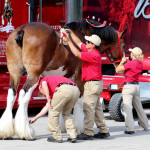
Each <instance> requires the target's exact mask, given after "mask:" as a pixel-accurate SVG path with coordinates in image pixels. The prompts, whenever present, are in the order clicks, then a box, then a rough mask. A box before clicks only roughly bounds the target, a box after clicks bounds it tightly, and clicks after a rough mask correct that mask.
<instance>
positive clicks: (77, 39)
mask: <svg viewBox="0 0 150 150" xmlns="http://www.w3.org/2000/svg"><path fill="white" fill-rule="evenodd" d="M65 30H66V31H67V32H69V33H70V36H71V38H72V40H73V41H74V42H75V43H76V44H77V46H78V47H79V48H81V44H82V42H81V40H80V39H79V38H78V37H77V36H76V35H75V34H74V33H73V32H72V31H71V30H70V29H65Z"/></svg>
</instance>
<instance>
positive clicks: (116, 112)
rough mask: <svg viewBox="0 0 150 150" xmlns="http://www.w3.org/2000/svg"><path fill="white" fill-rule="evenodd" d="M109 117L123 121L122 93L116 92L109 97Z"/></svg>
mask: <svg viewBox="0 0 150 150" xmlns="http://www.w3.org/2000/svg"><path fill="white" fill-rule="evenodd" d="M109 114H110V117H111V118H112V119H114V120H116V121H124V112H123V102H122V94H121V93H117V94H114V95H113V96H112V97H111V100H110V102H109Z"/></svg>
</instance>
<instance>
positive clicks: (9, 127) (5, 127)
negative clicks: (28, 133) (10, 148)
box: [0, 74, 21, 139]
mask: <svg viewBox="0 0 150 150" xmlns="http://www.w3.org/2000/svg"><path fill="white" fill-rule="evenodd" d="M20 77H21V75H20V76H16V75H15V74H14V75H13V76H12V77H10V88H9V90H8V96H7V106H6V109H5V111H4V113H3V115H2V117H1V119H0V138H2V139H8V138H12V137H13V136H14V134H15V131H14V122H13V116H12V108H13V105H14V102H15V100H16V97H17V87H18V84H19V81H20Z"/></svg>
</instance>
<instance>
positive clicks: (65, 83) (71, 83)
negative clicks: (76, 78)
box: [59, 82, 77, 87]
mask: <svg viewBox="0 0 150 150" xmlns="http://www.w3.org/2000/svg"><path fill="white" fill-rule="evenodd" d="M64 84H66V85H73V86H77V85H76V84H73V83H67V82H64V83H60V84H59V87H60V86H61V85H64Z"/></svg>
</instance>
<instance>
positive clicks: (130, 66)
mask: <svg viewBox="0 0 150 150" xmlns="http://www.w3.org/2000/svg"><path fill="white" fill-rule="evenodd" d="M123 66H124V68H125V82H138V81H139V75H140V74H141V72H142V70H143V64H142V62H141V61H139V60H138V59H134V60H132V61H128V62H127V63H126V64H124V65H123Z"/></svg>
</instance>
